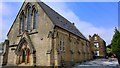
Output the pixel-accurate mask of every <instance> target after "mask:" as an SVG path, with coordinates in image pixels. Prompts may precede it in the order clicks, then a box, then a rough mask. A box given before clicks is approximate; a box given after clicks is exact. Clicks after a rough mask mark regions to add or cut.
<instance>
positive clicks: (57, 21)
mask: <svg viewBox="0 0 120 68" xmlns="http://www.w3.org/2000/svg"><path fill="white" fill-rule="evenodd" d="M38 3H39V5H40V6H41V8H42V9H43V10H44V11H45V12H46V14H47V15H48V16H49V18H50V19H51V21H52V22H53V24H54V25H55V26H58V27H61V28H63V29H65V30H67V31H69V32H71V33H73V34H75V35H77V36H79V37H81V38H83V39H85V40H87V39H86V37H85V36H84V35H83V34H82V33H81V32H80V31H79V30H78V29H77V28H76V27H75V26H74V25H73V23H71V22H70V21H68V20H67V19H65V18H64V17H63V16H61V15H60V14H58V13H57V12H55V11H54V10H53V9H51V8H50V7H49V6H47V5H46V4H45V3H43V2H38Z"/></svg>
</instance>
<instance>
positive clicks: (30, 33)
mask: <svg viewBox="0 0 120 68" xmlns="http://www.w3.org/2000/svg"><path fill="white" fill-rule="evenodd" d="M36 33H38V31H37V30H35V29H34V30H32V31H31V32H28V34H29V35H32V34H36ZM22 34H23V32H22V33H21V34H19V35H18V36H17V37H21V36H22Z"/></svg>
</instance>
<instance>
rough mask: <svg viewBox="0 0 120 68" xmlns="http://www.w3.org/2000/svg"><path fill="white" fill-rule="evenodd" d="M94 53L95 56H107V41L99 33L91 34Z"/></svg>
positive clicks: (90, 38)
mask: <svg viewBox="0 0 120 68" xmlns="http://www.w3.org/2000/svg"><path fill="white" fill-rule="evenodd" d="M89 40H90V45H91V50H92V53H93V55H94V56H95V57H99V58H102V57H105V56H106V42H105V41H104V40H103V39H102V38H101V37H100V36H99V35H98V34H94V35H93V36H92V37H91V36H89Z"/></svg>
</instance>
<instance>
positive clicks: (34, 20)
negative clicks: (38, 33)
mask: <svg viewBox="0 0 120 68" xmlns="http://www.w3.org/2000/svg"><path fill="white" fill-rule="evenodd" d="M33 14H34V15H33V29H36V20H37V19H36V18H37V11H36V10H34V11H33Z"/></svg>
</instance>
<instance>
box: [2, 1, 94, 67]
mask: <svg viewBox="0 0 120 68" xmlns="http://www.w3.org/2000/svg"><path fill="white" fill-rule="evenodd" d="M7 37H8V39H7V40H5V42H4V50H3V61H2V65H7V66H61V65H66V66H70V65H72V64H74V63H77V62H83V61H88V60H91V59H92V56H93V55H92V52H91V48H90V42H89V40H88V39H86V37H85V36H84V35H83V34H82V33H81V32H80V31H79V30H78V29H77V28H76V27H75V25H74V23H71V22H70V21H68V20H67V19H65V18H64V17H63V16H61V15H60V14H58V13H57V12H56V11H54V10H53V9H52V8H50V7H49V6H48V5H46V4H45V3H43V2H38V1H36V0H35V2H27V1H25V2H24V3H23V5H22V7H21V9H20V10H19V13H18V14H17V16H16V18H15V21H14V22H13V24H12V26H11V28H10V30H9V32H8V34H7Z"/></svg>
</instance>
